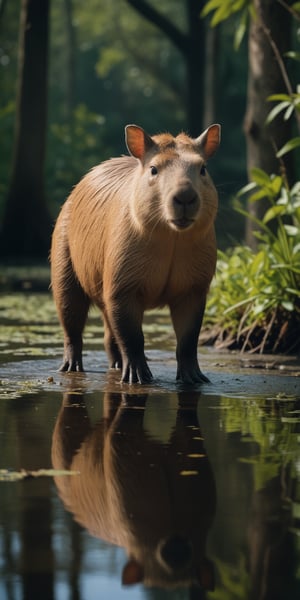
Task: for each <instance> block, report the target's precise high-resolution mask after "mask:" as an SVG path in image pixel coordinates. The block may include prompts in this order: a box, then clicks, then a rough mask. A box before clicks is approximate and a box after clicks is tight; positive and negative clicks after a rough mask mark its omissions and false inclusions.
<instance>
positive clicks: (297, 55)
mask: <svg viewBox="0 0 300 600" xmlns="http://www.w3.org/2000/svg"><path fill="white" fill-rule="evenodd" d="M299 5H300V3H299ZM284 56H286V57H287V58H293V59H294V60H297V61H300V52H294V51H292V50H290V52H285V53H284Z"/></svg>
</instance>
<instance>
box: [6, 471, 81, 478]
mask: <svg viewBox="0 0 300 600" xmlns="http://www.w3.org/2000/svg"><path fill="white" fill-rule="evenodd" d="M61 475H80V471H67V470H63V469H37V470H36V471H28V470H26V469H21V470H20V471H9V470H8V469H0V481H20V480H21V479H32V478H36V477H59V476H61Z"/></svg>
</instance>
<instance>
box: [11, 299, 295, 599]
mask: <svg viewBox="0 0 300 600" xmlns="http://www.w3.org/2000/svg"><path fill="white" fill-rule="evenodd" d="M1 302H2V304H1V303H0V309H1V307H2V310H0V323H1V346H0V380H1V385H0V469H1V470H2V471H1V472H0V474H1V479H2V480H1V481H0V573H1V577H0V598H1V600H2V599H3V600H6V599H8V600H19V599H20V600H21V599H23V598H24V599H25V598H26V599H29V600H35V598H37V599H40V598H42V599H45V600H46V599H55V600H65V599H66V600H68V599H71V598H72V599H78V600H79V599H80V600H94V599H95V598H105V599H106V598H111V599H119V598H120V600H122V599H123V598H124V599H126V598H128V599H130V600H131V599H133V600H135V599H150V598H151V599H152V598H153V599H158V600H159V599H161V598H166V599H169V598H170V599H172V600H173V599H176V600H177V599H184V598H208V599H209V600H223V599H224V600H227V599H228V600H231V599H232V600H235V599H252V598H253V599H255V600H256V599H260V598H261V599H267V598H268V599H270V600H276V599H284V600H294V599H295V600H296V598H299V597H300V567H299V565H300V378H299V373H300V364H299V361H298V360H297V359H295V358H294V359H287V358H286V357H276V358H274V357H263V358H262V357H251V356H249V355H240V354H227V353H216V352H214V351H211V350H207V349H201V348H200V350H199V355H200V362H201V367H202V370H203V371H204V372H205V374H207V375H208V376H209V378H210V380H211V383H210V384H204V385H202V386H199V387H198V388H197V389H191V388H190V387H185V388H184V387H179V386H176V384H175V381H174V379H175V360H174V339H173V335H172V332H171V330H170V329H169V327H168V326H167V325H166V323H168V317H167V315H166V313H159V314H156V313H155V314H152V315H150V316H149V317H148V318H147V322H146V326H145V334H146V347H147V348H148V351H147V355H148V357H149V364H150V367H151V370H152V372H153V375H154V382H153V385H151V386H147V387H141V386H139V385H134V386H129V385H120V384H119V373H118V372H109V373H107V363H106V358H105V354H104V352H103V348H102V347H101V344H100V343H99V327H98V322H97V319H98V317H96V315H95V316H94V317H93V318H92V319H91V322H90V325H89V328H88V330H87V335H86V340H87V344H86V351H85V368H86V373H85V374H69V375H68V374H59V373H57V370H56V369H57V367H58V365H59V360H60V354H61V350H60V346H61V333H60V330H59V328H58V327H57V321H56V317H55V312H54V311H53V309H52V308H51V307H52V304H51V301H50V303H49V298H48V296H44V295H41V296H36V295H35V296H28V295H24V294H23V295H15V296H11V297H10V302H12V305H11V307H10V308H9V307H8V301H7V300H6V299H5V298H4V297H2V299H1ZM32 305H34V307H35V308H34V310H33V312H32ZM29 306H31V311H29V308H28V307H29ZM45 315H46V316H45ZM98 347H99V348H100V349H98ZM40 469H42V470H43V471H39V470H40ZM53 469H54V471H53ZM66 472H67V474H66ZM20 475H23V479H20Z"/></svg>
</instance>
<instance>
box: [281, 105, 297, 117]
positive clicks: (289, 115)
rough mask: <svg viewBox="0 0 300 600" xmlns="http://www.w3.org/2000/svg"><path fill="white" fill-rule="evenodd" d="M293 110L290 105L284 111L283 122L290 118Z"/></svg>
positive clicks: (293, 107) (292, 106)
mask: <svg viewBox="0 0 300 600" xmlns="http://www.w3.org/2000/svg"><path fill="white" fill-rule="evenodd" d="M294 110H295V106H294V104H290V106H289V107H288V108H287V110H286V111H285V113H284V116H283V118H284V120H285V121H288V120H289V118H290V117H291V116H292V114H293V112H294Z"/></svg>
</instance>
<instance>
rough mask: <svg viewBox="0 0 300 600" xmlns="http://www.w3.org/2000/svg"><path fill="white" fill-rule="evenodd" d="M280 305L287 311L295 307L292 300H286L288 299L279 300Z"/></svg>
mask: <svg viewBox="0 0 300 600" xmlns="http://www.w3.org/2000/svg"><path fill="white" fill-rule="evenodd" d="M281 305H282V306H283V308H285V310H287V311H289V312H292V311H293V310H294V308H295V307H294V304H293V302H288V300H283V301H282V302H281Z"/></svg>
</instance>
